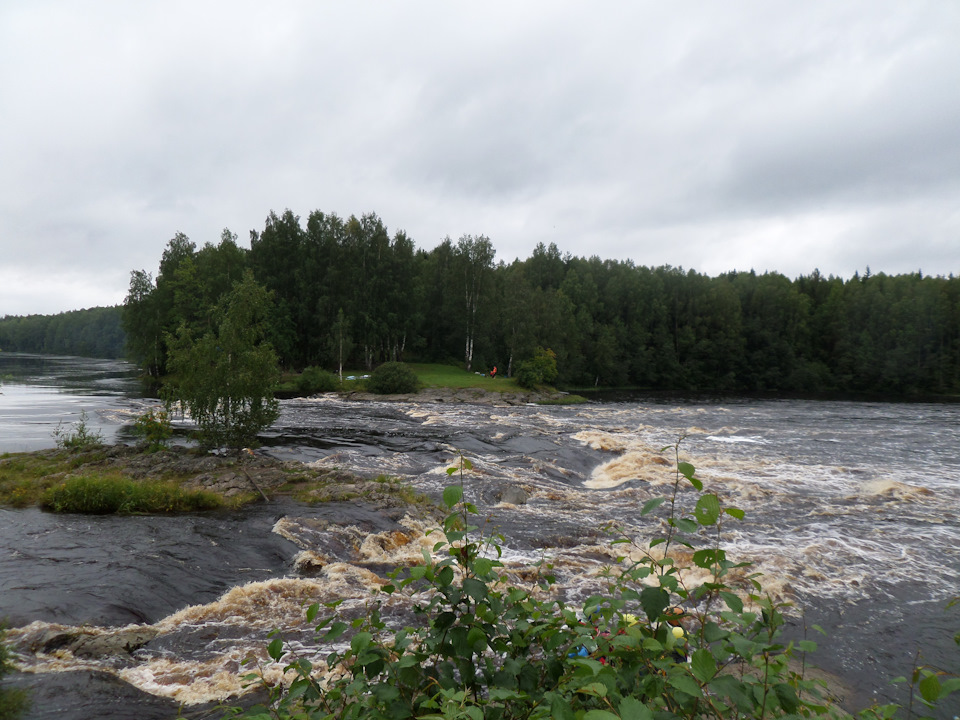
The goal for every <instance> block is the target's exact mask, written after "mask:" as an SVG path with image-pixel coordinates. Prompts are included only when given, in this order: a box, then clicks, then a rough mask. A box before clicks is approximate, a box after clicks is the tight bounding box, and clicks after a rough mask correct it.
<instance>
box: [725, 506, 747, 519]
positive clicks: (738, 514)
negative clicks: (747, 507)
mask: <svg viewBox="0 0 960 720" xmlns="http://www.w3.org/2000/svg"><path fill="white" fill-rule="evenodd" d="M723 511H724V512H725V513H726V514H727V515H730V516H731V517H735V518H736V519H737V520H743V516H744V512H743V510H741V509H740V508H735V507H728V508H724V509H723Z"/></svg>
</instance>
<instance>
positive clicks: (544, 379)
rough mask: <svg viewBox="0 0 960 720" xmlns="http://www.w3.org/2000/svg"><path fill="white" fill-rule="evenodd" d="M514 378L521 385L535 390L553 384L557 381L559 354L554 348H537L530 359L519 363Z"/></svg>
mask: <svg viewBox="0 0 960 720" xmlns="http://www.w3.org/2000/svg"><path fill="white" fill-rule="evenodd" d="M514 379H516V381H517V385H519V386H520V387H524V388H527V389H529V390H533V389H535V388H538V387H540V386H542V385H552V384H553V383H555V382H556V381H557V355H556V353H555V352H553V350H544V349H543V348H537V352H536V354H535V355H534V357H533V358H532V359H530V360H524V361H523V362H521V363H520V364H519V365H517V372H516V373H515V374H514Z"/></svg>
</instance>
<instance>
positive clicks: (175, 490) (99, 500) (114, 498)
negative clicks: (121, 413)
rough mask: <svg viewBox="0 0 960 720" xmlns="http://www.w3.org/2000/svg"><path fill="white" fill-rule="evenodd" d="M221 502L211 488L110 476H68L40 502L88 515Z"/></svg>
mask: <svg viewBox="0 0 960 720" xmlns="http://www.w3.org/2000/svg"><path fill="white" fill-rule="evenodd" d="M222 505H223V500H222V499H221V498H220V496H219V495H217V494H215V493H212V492H207V491H204V490H183V489H182V488H180V487H178V486H176V485H174V484H172V483H164V482H134V481H133V480H128V479H126V478H112V477H73V478H68V479H67V480H65V481H64V482H62V483H60V484H59V485H56V486H54V487H51V488H49V489H48V490H47V491H46V492H45V493H44V495H43V498H42V500H41V502H40V506H41V507H42V508H44V509H45V510H52V511H53V512H58V513H85V514H90V515H109V514H113V513H120V514H127V513H166V512H189V511H194V510H213V509H215V508H218V507H221V506H222Z"/></svg>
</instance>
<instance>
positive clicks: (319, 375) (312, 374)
mask: <svg viewBox="0 0 960 720" xmlns="http://www.w3.org/2000/svg"><path fill="white" fill-rule="evenodd" d="M339 389H340V379H339V378H338V377H337V376H336V375H334V374H333V373H332V372H327V371H326V370H324V369H323V368H318V367H314V366H312V365H311V366H310V367H307V368H304V370H303V372H302V373H300V377H299V378H297V390H299V391H300V392H302V393H320V392H333V391H334V390H339Z"/></svg>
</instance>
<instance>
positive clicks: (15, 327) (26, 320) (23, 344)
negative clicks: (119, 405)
mask: <svg viewBox="0 0 960 720" xmlns="http://www.w3.org/2000/svg"><path fill="white" fill-rule="evenodd" d="M121 315H122V308H120V307H98V308H90V309H89V310H71V311H70V312H64V313H59V314H57V315H26V316H16V315H6V316H4V317H3V318H0V350H6V351H7V352H27V353H42V354H47V355H79V356H81V357H97V358H120V357H123V356H124V343H125V335H124V332H123V325H122V320H121Z"/></svg>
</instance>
